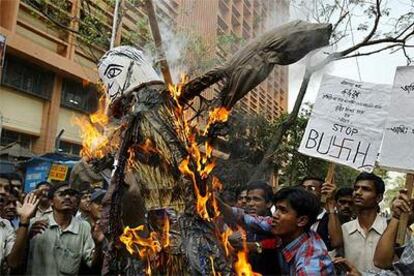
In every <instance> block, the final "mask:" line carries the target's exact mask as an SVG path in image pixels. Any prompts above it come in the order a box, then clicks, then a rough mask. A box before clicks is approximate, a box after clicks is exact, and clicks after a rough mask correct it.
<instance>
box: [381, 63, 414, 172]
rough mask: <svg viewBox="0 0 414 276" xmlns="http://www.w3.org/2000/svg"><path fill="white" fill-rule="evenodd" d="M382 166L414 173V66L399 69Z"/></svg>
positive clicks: (382, 150) (385, 136)
mask: <svg viewBox="0 0 414 276" xmlns="http://www.w3.org/2000/svg"><path fill="white" fill-rule="evenodd" d="M379 165H380V166H381V167H384V168H387V169H392V170H396V171H402V172H411V173H413V172H414V66H402V67H397V71H396V73H395V78H394V85H393V88H392V95H391V105H390V108H389V115H388V118H387V122H386V124H385V131H384V139H383V142H382V148H381V153H380V158H379Z"/></svg>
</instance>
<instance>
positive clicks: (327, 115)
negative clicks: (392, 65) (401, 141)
mask: <svg viewBox="0 0 414 276" xmlns="http://www.w3.org/2000/svg"><path fill="white" fill-rule="evenodd" d="M390 94H391V86H390V85H383V84H373V83H366V82H359V81H354V80H350V79H345V78H340V77H335V76H329V75H325V76H324V77H323V78H322V82H321V87H320V89H319V93H318V96H317V99H316V102H315V105H314V106H313V110H312V115H311V118H310V119H309V122H308V125H307V127H306V130H305V134H304V135H303V138H302V141H301V144H300V147H299V152H301V153H303V154H306V155H309V156H313V157H318V158H322V159H325V160H329V161H332V162H335V163H339V164H344V165H348V166H350V167H353V168H355V169H358V170H363V171H372V169H373V168H374V165H375V161H376V159H377V155H378V151H379V148H380V144H381V139H382V135H383V131H384V125H385V119H386V117H387V114H388V106H389V102H390Z"/></svg>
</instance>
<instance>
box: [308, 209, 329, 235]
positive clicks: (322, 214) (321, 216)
mask: <svg viewBox="0 0 414 276" xmlns="http://www.w3.org/2000/svg"><path fill="white" fill-rule="evenodd" d="M325 214H326V210H325V208H323V209H322V211H321V212H320V213H319V215H318V217H317V218H316V222H315V223H314V224H312V226H311V230H313V231H315V232H318V227H319V222H321V220H322V218H323V216H324V215H325Z"/></svg>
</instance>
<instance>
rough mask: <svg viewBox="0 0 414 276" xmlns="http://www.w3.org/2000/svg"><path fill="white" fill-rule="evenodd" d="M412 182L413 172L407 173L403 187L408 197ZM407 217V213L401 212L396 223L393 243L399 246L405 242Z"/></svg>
mask: <svg viewBox="0 0 414 276" xmlns="http://www.w3.org/2000/svg"><path fill="white" fill-rule="evenodd" d="M413 183H414V174H411V173H408V174H407V176H406V179H405V188H406V189H407V194H408V197H409V198H412V197H413ZM408 219H409V214H408V213H402V214H401V216H400V222H399V223H398V232H397V238H396V239H395V243H397V244H399V245H400V246H402V245H404V243H405V233H406V231H407V226H408Z"/></svg>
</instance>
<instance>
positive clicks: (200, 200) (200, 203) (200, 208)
mask: <svg viewBox="0 0 414 276" xmlns="http://www.w3.org/2000/svg"><path fill="white" fill-rule="evenodd" d="M189 163H190V157H189V156H187V158H186V159H184V160H183V161H182V162H181V164H180V166H179V170H180V172H181V173H182V174H184V175H186V176H188V177H190V178H191V180H192V182H193V187H194V193H195V196H196V210H197V213H198V214H199V215H200V217H201V218H203V219H205V220H209V219H210V216H209V214H208V211H207V201H208V198H209V193H208V190H207V191H206V195H204V196H202V195H201V194H200V189H199V188H198V185H197V180H196V176H195V173H194V172H193V171H192V170H191V169H190V168H189ZM207 188H208V187H207Z"/></svg>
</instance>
